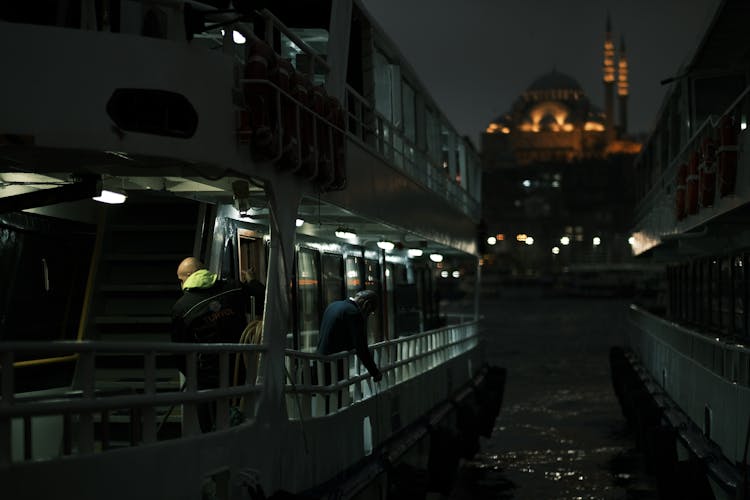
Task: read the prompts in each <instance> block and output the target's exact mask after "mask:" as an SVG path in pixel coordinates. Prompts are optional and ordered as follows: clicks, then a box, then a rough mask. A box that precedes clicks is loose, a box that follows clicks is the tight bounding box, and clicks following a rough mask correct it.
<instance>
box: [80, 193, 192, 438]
mask: <svg viewBox="0 0 750 500" xmlns="http://www.w3.org/2000/svg"><path fill="white" fill-rule="evenodd" d="M200 208H201V206H200V204H199V203H198V202H195V201H192V200H187V199H183V198H178V197H175V196H173V195H171V194H162V193H150V192H145V193H142V194H138V193H131V194H130V196H129V197H128V200H127V202H126V203H124V204H122V205H110V206H107V207H106V208H105V210H106V215H105V220H106V222H105V228H104V236H103V241H102V246H101V252H100V254H99V255H98V259H99V265H98V271H97V274H96V278H95V282H94V289H93V293H92V294H91V297H90V300H91V307H90V309H89V315H88V323H87V328H86V332H85V338H86V339H88V340H99V341H118V342H143V341H152V342H168V341H169V340H170V329H171V308H172V305H173V304H174V302H175V301H176V300H177V299H178V298H179V297H180V295H181V292H180V286H179V282H178V281H177V276H176V269H177V264H178V263H179V262H180V260H182V259H183V258H185V257H186V256H190V255H193V252H194V245H195V241H196V231H197V229H196V228H200V227H201V225H200V224H199V223H198V222H199V217H200V213H201V210H200ZM95 258H96V257H95ZM156 366H157V373H156V390H157V391H166V390H172V391H174V390H179V387H180V380H179V372H178V371H177V369H176V361H175V360H174V359H173V358H172V357H170V356H157V358H156ZM143 369H144V367H143V357H142V356H137V355H133V356H127V355H105V354H101V355H99V356H97V361H96V382H95V387H96V390H97V391H100V392H106V393H109V394H112V393H120V394H131V393H134V392H141V391H143V388H144V372H143ZM168 411H169V408H163V409H160V410H159V411H158V412H157V422H161V421H162V420H164V416H166V414H167V412H168ZM139 420H140V419H139V417H138V412H137V409H129V408H123V409H122V411H119V412H113V413H112V414H103V415H97V416H95V421H96V423H97V424H96V429H97V432H96V434H97V436H96V439H97V442H100V443H101V444H102V446H103V447H104V446H106V447H114V446H128V445H130V444H131V443H132V442H133V441H138V440H139V439H140V426H139V425H131V422H133V421H139ZM167 420H168V421H167V423H166V425H165V426H164V429H163V430H164V432H163V433H160V435H159V438H164V437H165V436H164V435H162V434H165V435H166V434H172V433H174V432H179V427H178V426H179V421H180V415H179V408H178V409H176V411H172V412H171V415H170V416H169V418H168V419H167ZM175 427H177V428H176V429H175Z"/></svg>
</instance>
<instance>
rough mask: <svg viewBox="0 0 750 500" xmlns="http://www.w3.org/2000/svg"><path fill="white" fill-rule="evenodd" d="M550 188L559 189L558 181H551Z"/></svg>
mask: <svg viewBox="0 0 750 500" xmlns="http://www.w3.org/2000/svg"><path fill="white" fill-rule="evenodd" d="M552 187H553V188H559V187H560V181H552Z"/></svg>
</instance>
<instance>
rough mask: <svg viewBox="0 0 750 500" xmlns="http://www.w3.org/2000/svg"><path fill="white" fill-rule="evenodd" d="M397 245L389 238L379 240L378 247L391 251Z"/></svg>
mask: <svg viewBox="0 0 750 500" xmlns="http://www.w3.org/2000/svg"><path fill="white" fill-rule="evenodd" d="M395 246H396V245H394V244H393V242H391V241H387V240H380V241H378V248H379V249H381V250H385V251H386V252H390V251H391V250H393V247H395Z"/></svg>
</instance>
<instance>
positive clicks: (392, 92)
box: [373, 48, 401, 128]
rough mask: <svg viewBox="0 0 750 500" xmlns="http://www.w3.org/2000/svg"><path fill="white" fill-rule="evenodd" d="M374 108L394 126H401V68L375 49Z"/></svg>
mask: <svg viewBox="0 0 750 500" xmlns="http://www.w3.org/2000/svg"><path fill="white" fill-rule="evenodd" d="M374 66H375V67H374V68H373V69H374V71H373V73H374V79H375V110H376V111H377V112H378V113H380V114H381V115H383V117H384V118H385V119H386V120H387V121H389V122H390V123H391V124H392V125H394V126H395V127H396V128H400V127H401V69H400V68H399V67H398V65H397V64H391V62H390V61H389V60H388V58H387V57H386V56H385V54H383V52H382V51H381V50H379V49H377V48H376V49H375V58H374Z"/></svg>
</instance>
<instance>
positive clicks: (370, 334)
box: [365, 259, 386, 344]
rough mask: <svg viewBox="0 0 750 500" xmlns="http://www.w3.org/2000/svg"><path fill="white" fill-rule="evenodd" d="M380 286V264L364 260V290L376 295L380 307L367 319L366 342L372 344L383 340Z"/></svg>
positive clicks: (382, 306) (382, 305)
mask: <svg viewBox="0 0 750 500" xmlns="http://www.w3.org/2000/svg"><path fill="white" fill-rule="evenodd" d="M380 287H381V284H380V264H379V263H378V262H377V261H375V260H370V259H365V290H372V291H373V292H375V293H377V294H378V297H379V298H380V299H381V300H380V302H381V303H380V307H378V311H377V312H376V313H375V314H372V315H370V317H369V318H368V319H367V342H368V343H369V344H373V343H375V342H380V341H381V340H383V321H382V320H383V308H384V307H386V305H384V304H383V303H382V302H383V301H382V292H381V288H380Z"/></svg>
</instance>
